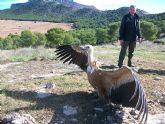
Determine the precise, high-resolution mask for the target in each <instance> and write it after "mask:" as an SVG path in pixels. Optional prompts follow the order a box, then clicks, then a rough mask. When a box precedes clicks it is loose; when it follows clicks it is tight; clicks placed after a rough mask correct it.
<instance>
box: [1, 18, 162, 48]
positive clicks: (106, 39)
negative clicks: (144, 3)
mask: <svg viewBox="0 0 165 124" xmlns="http://www.w3.org/2000/svg"><path fill="white" fill-rule="evenodd" d="M119 27H120V22H113V23H110V24H109V25H108V26H106V27H101V28H81V29H74V30H71V31H65V30H63V29H60V28H52V29H50V30H48V31H47V33H45V34H42V33H36V32H34V33H33V32H31V31H29V30H25V31H22V32H21V34H20V35H16V34H9V35H8V36H7V37H6V38H0V49H16V48H22V47H37V46H40V45H43V46H45V47H50V48H53V47H55V46H56V45H61V44H91V45H98V44H107V43H114V42H116V41H117V39H118V37H119V36H118V35H119V34H118V32H119ZM164 27H165V21H159V22H149V21H143V22H141V31H142V35H143V37H144V38H145V39H146V40H150V41H154V40H155V39H156V38H158V37H159V35H160V34H161V33H164V32H165V28H164Z"/></svg>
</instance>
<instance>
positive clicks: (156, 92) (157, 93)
mask: <svg viewBox="0 0 165 124" xmlns="http://www.w3.org/2000/svg"><path fill="white" fill-rule="evenodd" d="M151 95H152V96H155V97H161V96H162V94H161V93H160V92H159V91H153V92H152V93H151Z"/></svg>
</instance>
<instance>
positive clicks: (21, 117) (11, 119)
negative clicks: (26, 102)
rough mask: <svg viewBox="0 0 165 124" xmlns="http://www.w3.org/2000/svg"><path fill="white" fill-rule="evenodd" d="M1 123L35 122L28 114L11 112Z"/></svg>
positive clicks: (23, 123) (19, 123) (27, 123)
mask: <svg viewBox="0 0 165 124" xmlns="http://www.w3.org/2000/svg"><path fill="white" fill-rule="evenodd" d="M2 124H37V123H36V121H35V119H34V118H33V117H32V116H31V115H30V114H19V113H13V114H11V115H8V117H6V118H4V119H3V121H2Z"/></svg>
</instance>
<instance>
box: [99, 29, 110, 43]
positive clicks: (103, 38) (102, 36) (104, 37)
mask: <svg viewBox="0 0 165 124" xmlns="http://www.w3.org/2000/svg"><path fill="white" fill-rule="evenodd" d="M96 39H97V41H96V44H104V43H107V42H108V41H109V39H108V31H107V29H103V28H98V29H96Z"/></svg>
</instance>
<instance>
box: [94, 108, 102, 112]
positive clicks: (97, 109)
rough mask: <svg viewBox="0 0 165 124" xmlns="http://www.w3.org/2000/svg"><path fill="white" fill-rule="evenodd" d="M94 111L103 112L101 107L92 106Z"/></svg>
mask: <svg viewBox="0 0 165 124" xmlns="http://www.w3.org/2000/svg"><path fill="white" fill-rule="evenodd" d="M94 110H95V111H100V112H103V111H104V110H103V108H94Z"/></svg>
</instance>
